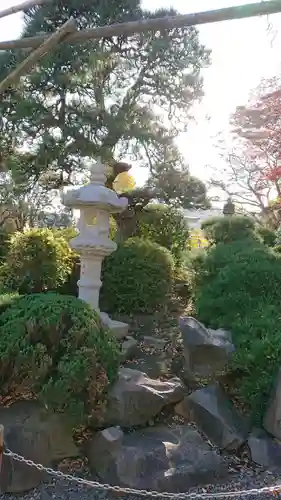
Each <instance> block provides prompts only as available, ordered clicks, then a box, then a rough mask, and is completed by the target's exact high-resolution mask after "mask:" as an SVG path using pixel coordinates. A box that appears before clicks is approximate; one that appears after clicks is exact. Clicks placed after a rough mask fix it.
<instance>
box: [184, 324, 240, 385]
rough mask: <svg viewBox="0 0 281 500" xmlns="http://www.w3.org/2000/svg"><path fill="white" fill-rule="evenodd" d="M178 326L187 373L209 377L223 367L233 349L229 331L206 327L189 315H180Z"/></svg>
mask: <svg viewBox="0 0 281 500" xmlns="http://www.w3.org/2000/svg"><path fill="white" fill-rule="evenodd" d="M179 326H180V330H181V335H182V340H183V347H184V358H185V370H186V371H187V373H189V374H190V375H191V376H199V377H209V376H211V375H213V374H214V373H215V372H217V371H219V370H222V369H223V368H224V367H225V365H226V364H227V363H228V361H229V359H230V357H231V355H232V353H233V352H234V349H235V348H234V345H233V344H232V340H231V334H230V333H229V332H227V331H225V330H221V329H219V330H211V329H208V328H206V327H205V326H204V325H203V324H202V323H199V321H197V320H196V319H194V318H191V317H182V318H181V319H180V322H179Z"/></svg>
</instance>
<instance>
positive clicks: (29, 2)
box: [0, 0, 52, 19]
mask: <svg viewBox="0 0 281 500" xmlns="http://www.w3.org/2000/svg"><path fill="white" fill-rule="evenodd" d="M51 1H52V0H26V2H23V3H21V4H20V5H14V6H13V7H9V8H8V9H5V10H1V11H0V19H1V18H2V17H6V16H11V15H12V14H16V13H17V12H21V11H22V10H26V9H30V8H31V7H34V6H35V5H42V4H43V3H48V2H51Z"/></svg>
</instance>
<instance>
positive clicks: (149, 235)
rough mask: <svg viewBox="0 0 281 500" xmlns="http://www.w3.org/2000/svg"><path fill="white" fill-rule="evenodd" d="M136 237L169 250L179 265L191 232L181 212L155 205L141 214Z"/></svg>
mask: <svg viewBox="0 0 281 500" xmlns="http://www.w3.org/2000/svg"><path fill="white" fill-rule="evenodd" d="M136 236H138V237H141V238H145V239H150V240H151V241H154V242H155V243H158V245H161V246H162V247H165V248H168V250H170V251H171V253H172V254H173V256H174V258H175V262H176V264H177V263H179V262H181V260H182V255H183V252H184V250H185V249H186V248H187V246H188V239H189V231H188V228H187V224H186V221H185V219H184V216H183V214H182V213H181V212H179V211H178V210H175V209H174V208H171V207H168V206H166V205H160V204H157V205H156V204H155V205H149V206H148V207H147V208H146V209H145V210H143V212H141V214H140V219H139V221H138V225H137V231H136Z"/></svg>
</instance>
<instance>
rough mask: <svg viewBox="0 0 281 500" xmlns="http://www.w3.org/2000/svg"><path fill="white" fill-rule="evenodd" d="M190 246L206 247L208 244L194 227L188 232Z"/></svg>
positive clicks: (201, 233)
mask: <svg viewBox="0 0 281 500" xmlns="http://www.w3.org/2000/svg"><path fill="white" fill-rule="evenodd" d="M190 246H191V248H206V247H207V246H208V241H207V240H206V238H205V237H204V234H203V232H202V231H201V230H200V229H194V230H193V231H191V232H190Z"/></svg>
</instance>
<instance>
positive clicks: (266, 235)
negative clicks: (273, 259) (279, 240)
mask: <svg viewBox="0 0 281 500" xmlns="http://www.w3.org/2000/svg"><path fill="white" fill-rule="evenodd" d="M256 230H257V233H258V234H259V235H260V237H261V239H262V241H263V242H264V244H265V245H267V246H269V247H274V245H275V243H276V233H275V231H272V229H268V227H265V226H259V225H258V226H257V228H256Z"/></svg>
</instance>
